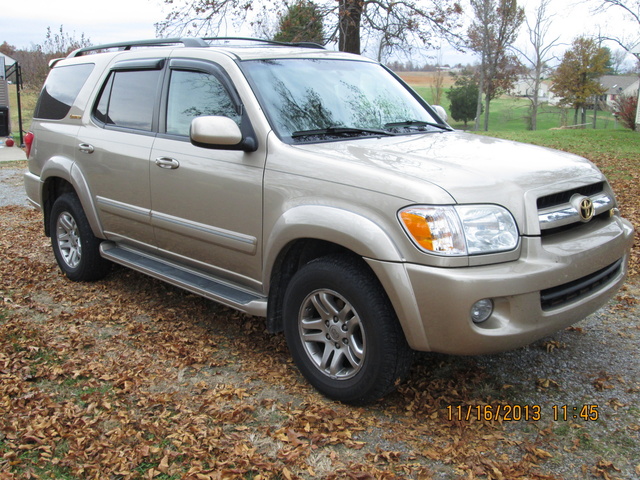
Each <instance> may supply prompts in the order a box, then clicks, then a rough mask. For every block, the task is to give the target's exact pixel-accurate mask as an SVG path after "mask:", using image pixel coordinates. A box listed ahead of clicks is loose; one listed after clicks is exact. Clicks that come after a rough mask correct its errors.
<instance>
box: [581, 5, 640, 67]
mask: <svg viewBox="0 0 640 480" xmlns="http://www.w3.org/2000/svg"><path fill="white" fill-rule="evenodd" d="M593 1H594V2H595V4H596V11H600V12H606V11H608V10H610V9H615V10H617V11H618V12H621V13H622V14H623V16H624V17H625V18H627V19H629V20H630V21H631V23H634V24H635V26H636V28H635V29H632V30H633V31H632V33H631V34H630V35H625V34H624V32H622V31H621V32H620V34H619V35H610V36H603V37H602V38H603V39H605V40H610V41H612V42H614V43H617V44H618V45H619V46H621V47H622V48H623V49H624V50H626V51H627V52H628V53H630V54H632V55H633V56H634V57H636V60H638V61H639V62H640V49H639V48H638V47H640V45H639V44H638V29H640V0H593Z"/></svg>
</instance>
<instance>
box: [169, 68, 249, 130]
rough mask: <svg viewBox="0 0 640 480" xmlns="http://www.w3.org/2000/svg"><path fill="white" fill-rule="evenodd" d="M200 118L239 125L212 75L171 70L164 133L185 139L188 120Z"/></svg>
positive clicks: (235, 114)
mask: <svg viewBox="0 0 640 480" xmlns="http://www.w3.org/2000/svg"><path fill="white" fill-rule="evenodd" d="M202 115H219V116H223V117H230V118H232V119H233V120H234V121H235V122H236V123H237V124H238V125H239V124H240V115H238V112H237V110H236V107H235V106H234V104H233V101H232V100H231V97H230V96H229V93H228V92H227V90H226V88H225V87H224V86H223V85H222V83H220V81H219V80H218V79H217V78H216V77H215V75H212V74H210V73H204V72H193V71H181V70H174V71H173V72H172V73H171V83H170V86H169V101H168V103H167V133H172V134H176V135H189V126H190V125H191V120H193V119H194V118H195V117H200V116H202Z"/></svg>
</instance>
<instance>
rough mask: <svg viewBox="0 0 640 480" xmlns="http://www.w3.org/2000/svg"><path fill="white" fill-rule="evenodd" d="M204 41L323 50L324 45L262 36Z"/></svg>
mask: <svg viewBox="0 0 640 480" xmlns="http://www.w3.org/2000/svg"><path fill="white" fill-rule="evenodd" d="M202 40H204V41H208V42H211V41H222V42H224V41H233V40H240V41H245V42H256V43H266V44H268V45H277V46H282V47H303V48H319V49H322V50H324V46H322V45H320V44H318V43H314V42H279V41H277V40H265V39H263V38H251V37H204V38H203V39H202Z"/></svg>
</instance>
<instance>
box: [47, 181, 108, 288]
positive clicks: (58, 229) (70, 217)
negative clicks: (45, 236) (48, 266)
mask: <svg viewBox="0 0 640 480" xmlns="http://www.w3.org/2000/svg"><path fill="white" fill-rule="evenodd" d="M50 222H51V223H50V225H49V226H50V230H49V231H50V232H51V245H52V247H53V253H54V255H55V257H56V261H57V262H58V265H59V266H60V269H61V270H62V272H63V273H64V274H65V275H66V276H67V278H69V280H73V281H74V282H85V281H94V280H100V279H101V278H104V276H105V275H106V274H107V273H108V272H109V266H110V264H109V262H108V261H107V260H105V259H104V258H102V257H101V256H100V242H101V241H102V240H100V239H99V238H97V237H96V236H95V235H94V234H93V231H92V230H91V227H90V225H89V220H87V216H86V215H85V213H84V210H83V209H82V205H81V204H80V200H79V199H78V197H77V195H76V194H74V193H65V194H63V195H60V196H59V197H58V198H57V199H56V201H55V202H54V203H53V207H52V208H51V216H50Z"/></svg>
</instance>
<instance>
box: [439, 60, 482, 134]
mask: <svg viewBox="0 0 640 480" xmlns="http://www.w3.org/2000/svg"><path fill="white" fill-rule="evenodd" d="M478 90H479V87H478V82H477V80H476V79H475V78H474V75H473V72H471V71H470V70H463V71H462V73H461V74H460V75H458V76H457V78H456V82H455V83H454V85H453V87H451V88H450V89H449V91H448V92H447V93H446V95H447V97H448V98H449V100H450V101H451V106H450V107H449V109H450V112H449V113H450V115H451V117H452V118H453V119H454V120H456V121H458V122H464V126H465V128H466V127H467V123H468V122H469V120H473V119H474V118H475V117H476V105H477V101H478Z"/></svg>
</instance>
